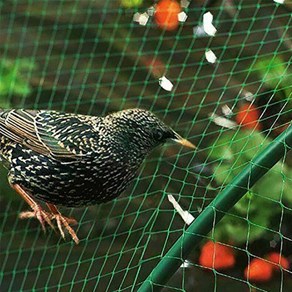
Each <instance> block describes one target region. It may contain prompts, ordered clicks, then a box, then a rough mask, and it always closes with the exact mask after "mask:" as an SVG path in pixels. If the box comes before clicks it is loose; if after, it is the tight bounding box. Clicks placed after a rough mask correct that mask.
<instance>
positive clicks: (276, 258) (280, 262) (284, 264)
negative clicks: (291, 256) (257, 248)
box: [267, 252, 289, 271]
mask: <svg viewBox="0 0 292 292" xmlns="http://www.w3.org/2000/svg"><path fill="white" fill-rule="evenodd" d="M267 260H269V261H271V262H273V263H275V264H276V265H273V267H274V269H275V270H277V271H279V270H280V268H283V269H286V270H288V269H289V261H288V260H287V259H286V258H285V257H283V256H282V255H281V254H279V253H278V252H271V253H269V254H268V256H267Z"/></svg>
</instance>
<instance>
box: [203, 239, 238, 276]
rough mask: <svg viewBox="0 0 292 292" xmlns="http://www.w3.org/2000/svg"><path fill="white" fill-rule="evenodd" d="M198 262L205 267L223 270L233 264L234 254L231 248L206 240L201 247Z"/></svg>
mask: <svg viewBox="0 0 292 292" xmlns="http://www.w3.org/2000/svg"><path fill="white" fill-rule="evenodd" d="M199 263H200V265H202V266H204V267H207V268H213V269H216V270H224V269H228V268H232V267H233V266H234V264H235V256H234V253H233V250H232V248H230V247H228V246H225V245H222V244H220V243H217V242H213V241H208V242H207V243H206V244H205V245H204V246H203V247H202V250H201V255H200V258H199Z"/></svg>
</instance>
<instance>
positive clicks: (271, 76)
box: [251, 57, 292, 106]
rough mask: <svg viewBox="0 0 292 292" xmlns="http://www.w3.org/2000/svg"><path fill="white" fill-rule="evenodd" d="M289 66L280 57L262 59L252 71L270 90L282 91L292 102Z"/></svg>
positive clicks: (291, 78)
mask: <svg viewBox="0 0 292 292" xmlns="http://www.w3.org/2000/svg"><path fill="white" fill-rule="evenodd" d="M289 64H290V63H287V62H284V61H283V60H282V59H281V58H280V57H274V58H266V57H265V58H260V59H259V60H258V61H257V62H256V63H255V64H254V66H251V70H252V71H255V72H256V73H257V74H258V76H260V78H261V79H262V80H261V81H262V82H263V83H264V84H265V85H266V86H267V87H269V88H273V89H280V90H282V92H283V93H284V94H285V98H286V99H288V100H289V103H290V106H291V100H292V87H291V84H292V74H291V72H290V71H289V69H288V68H289Z"/></svg>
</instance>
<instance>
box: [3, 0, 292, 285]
mask: <svg viewBox="0 0 292 292" xmlns="http://www.w3.org/2000/svg"><path fill="white" fill-rule="evenodd" d="M276 2H281V1H272V0H262V1H259V0H258V1H250V0H245V1H243V0H238V1H237V0H222V1H202V0H201V1H199V0H198V1H191V2H188V1H181V2H180V3H181V5H182V6H183V7H182V10H183V11H184V12H185V13H186V14H187V16H188V17H187V19H186V21H185V22H181V23H179V24H178V27H177V28H176V29H174V30H172V31H168V30H166V29H163V28H161V27H159V26H158V25H157V20H156V17H157V16H155V15H154V16H151V11H153V10H155V8H154V9H153V8H151V7H153V5H155V4H156V3H157V2H156V1H146V0H144V1H142V0H141V1H137V0H136V1H134V0H128V1H125V0H121V1H110V0H106V1H99V0H79V1H77V0H75V1H65V0H63V1H56V0H42V1H34V0H30V1H29V0H14V1H13V0H10V1H2V2H1V3H0V107H1V108H34V109H55V110H62V111H68V112H75V113H83V114H91V115H105V114H107V113H109V112H113V111H117V110H121V109H126V108H131V107H140V108H146V109H149V110H151V111H153V112H154V113H156V114H157V115H158V116H159V117H160V118H161V119H163V120H164V121H165V122H166V123H167V124H169V125H170V126H171V127H172V128H174V129H175V130H176V131H177V132H178V133H180V134H181V135H182V136H183V137H185V138H187V139H189V140H190V141H192V142H193V143H195V144H196V145H197V146H198V150H197V151H193V150H189V149H182V148H181V147H179V146H178V145H174V144H172V143H168V144H166V145H164V146H162V147H160V148H158V149H155V151H153V153H152V154H151V155H150V156H149V157H148V158H147V159H146V161H145V162H144V163H143V165H142V166H141V168H140V171H139V175H138V177H137V178H136V179H135V180H134V182H133V183H132V184H131V186H130V187H129V188H128V189H127V190H126V191H125V192H124V193H123V194H122V196H120V197H119V198H117V199H115V200H114V201H112V202H109V203H107V204H103V205H100V206H92V207H89V208H84V209H74V210H73V209H66V208H62V213H64V215H67V216H73V217H74V218H76V219H77V220H78V221H79V224H78V226H76V227H75V230H76V231H77V233H78V236H79V238H80V240H81V241H80V244H79V245H78V246H76V245H75V244H74V242H73V241H70V240H69V239H68V240H67V241H63V240H62V239H61V238H60V236H59V234H56V233H55V232H54V231H53V230H47V232H46V234H44V233H43V232H42V229H41V227H40V224H39V223H38V222H37V221H36V220H33V219H31V220H20V219H18V214H19V213H20V212H21V211H24V210H27V209H28V206H27V205H26V204H25V203H24V202H23V201H22V200H21V199H20V198H19V196H18V195H17V194H16V193H15V192H14V191H12V190H11V189H10V187H9V185H8V183H7V179H6V175H7V172H6V170H5V169H4V168H1V185H0V195H1V196H0V218H1V220H0V226H1V227H0V249H1V250H0V265H1V269H0V290H1V291H32V290H34V291H44V290H45V291H56V290H60V291H79V290H84V291H94V290H95V291H118V290H119V291H131V290H133V291H136V290H138V289H139V287H141V285H142V284H143V283H144V286H143V290H144V291H147V289H148V290H151V289H158V287H160V288H162V287H164V289H165V291H196V290H198V291H203V290H204V291H235V289H238V291H246V290H253V291H254V290H255V289H258V290H259V291H290V290H291V289H292V277H291V271H290V270H289V268H287V267H282V268H279V269H278V271H277V270H276V269H274V270H273V274H272V277H271V279H270V280H267V281H264V282H257V281H253V280H251V279H246V277H245V275H244V270H245V269H246V267H247V266H248V265H249V264H250V263H251V262H252V261H253V260H254V259H263V261H264V262H265V263H269V262H270V261H269V259H268V258H267V255H268V254H270V253H271V252H278V253H280V254H281V255H283V257H285V258H287V259H288V260H291V259H292V258H291V256H292V244H291V241H292V229H291V220H292V157H291V152H289V150H290V149H291V144H292V143H291V117H292V86H291V84H292V73H291V71H292V70H291V68H290V64H291V52H292V39H291V34H292V25H291V11H292V2H291V1H290V0H286V1H285V2H284V3H283V4H280V3H276ZM149 8H150V9H149ZM209 11H210V12H211V13H212V14H213V16H214V19H213V24H214V26H215V27H216V29H217V32H216V34H215V36H210V35H208V34H206V33H204V30H203V15H204V14H205V13H207V12H209ZM145 12H146V13H148V14H150V16H149V19H148V21H147V23H146V24H145V25H141V24H139V23H138V22H137V21H134V19H133V17H134V15H135V19H137V17H138V16H139V15H138V14H137V13H140V14H142V13H145ZM143 15H144V16H146V14H143ZM208 50H212V51H213V52H214V54H215V55H216V56H217V61H216V62H215V63H210V62H208V61H207V60H206V57H205V53H206V51H208ZM163 76H165V77H166V78H167V79H168V80H170V81H171V82H172V84H173V88H172V90H171V91H166V90H164V89H163V88H162V87H161V86H160V84H159V78H161V77H163ZM246 107H249V109H247V108H246ZM243 108H245V110H243ZM240 112H241V113H240ZM252 113H253V114H252ZM254 113H256V115H258V118H257V119H256V121H255V118H254V116H255V115H254ZM240 116H241V118H240ZM244 116H246V117H244ZM240 121H241V122H242V123H243V125H241V126H239V123H240ZM257 121H258V123H257ZM285 131H286V132H285ZM263 157H265V163H263V160H261V158H263ZM274 164H275V166H274V167H272V166H273V165H274ZM245 167H247V168H246V170H245V171H244V169H245ZM270 168H271V169H270ZM253 169H257V171H255V172H253V171H252V170H253ZM268 170H269V172H267V174H266V175H265V176H263V177H262V178H260V175H259V173H260V172H262V174H263V173H264V172H266V171H268ZM243 175H245V179H246V180H242V182H243V184H240V186H239V187H238V185H237V184H236V182H238V180H236V178H238V177H239V178H243V177H244V176H243ZM222 191H223V192H222ZM227 192H229V193H230V194H231V195H229V196H228V198H227V199H226V200H227V201H228V202H229V203H228V204H229V205H230V206H232V205H233V204H235V206H234V207H233V208H231V209H229V210H228V209H227V207H226V206H227V205H228V204H225V203H224V206H225V207H226V209H225V208H222V206H220V208H218V206H217V205H216V202H218V201H220V200H221V197H220V196H221V195H222V194H226V193H227ZM237 193H238V194H239V193H240V194H241V195H243V197H242V199H240V196H239V195H238V196H237ZM170 194H171V195H173V196H174V198H175V199H176V200H177V201H178V202H179V204H180V205H181V206H182V208H183V209H184V210H188V211H189V212H190V214H192V215H193V216H194V217H195V218H197V217H198V216H199V215H200V214H204V213H202V210H206V211H205V212H206V213H207V212H210V211H208V210H211V213H212V214H211V215H212V216H213V217H212V220H211V221H210V222H209V221H206V220H205V219H206V218H205V217H204V216H203V218H205V219H204V220H205V221H204V220H203V221H202V220H200V219H199V220H198V221H194V222H195V223H194V224H195V225H196V227H194V228H192V226H194V225H192V226H191V227H190V228H191V229H188V230H187V228H188V226H187V225H186V224H185V223H184V221H183V220H182V218H181V217H180V216H179V215H178V213H177V211H176V210H174V208H173V206H172V204H171V203H170V202H169V200H168V195H170ZM214 198H217V199H216V200H217V201H216V200H215V201H214ZM239 199H240V200H239ZM237 200H239V202H238V203H237ZM211 202H212V203H211ZM214 202H215V203H214ZM210 203H211V205H210ZM208 206H209V207H208ZM206 208H207V209H206ZM208 208H209V209H208ZM203 212H204V211H203ZM206 213H205V214H206ZM223 215H224V216H223ZM222 216H223V219H222V220H221V221H220V222H219V223H218V221H219V218H221V217H222ZM199 218H202V217H199ZM210 218H211V217H209V219H208V220H210ZM207 223H208V224H207ZM217 223H218V224H217ZM204 224H205V225H206V226H204ZM216 224H217V225H216ZM215 225H216V226H215ZM196 228H197V229H196ZM203 229H204V230H203ZM209 230H210V232H209V233H207V232H208V231H209ZM196 232H199V233H196ZM205 232H206V233H205ZM181 236H182V239H181V241H179V242H178V243H177V244H176V248H177V251H179V253H178V254H172V255H171V256H172V257H173V258H172V257H170V256H169V254H168V257H167V258H164V261H165V259H166V262H167V264H168V265H169V266H168V268H167V269H165V270H163V269H160V268H159V266H158V268H155V267H156V266H157V264H158V263H159V262H160V260H161V259H162V258H163V256H164V255H165V254H166V253H167V252H168V251H169V250H170V249H171V247H172V246H173V245H174V244H175V242H176V240H177V239H179V238H180V237H181ZM186 238H189V239H191V240H194V238H196V239H195V240H194V242H193V244H192V243H191V242H190V241H189V243H188V248H187V251H186V250H185V247H183V245H181V247H180V244H182V242H183V241H184V240H185V239H186ZM210 240H212V241H215V242H219V243H222V244H223V245H224V246H228V247H230V250H231V251H232V252H233V253H234V257H235V263H234V265H233V266H232V267H229V269H222V268H218V267H215V266H214V264H215V256H214V260H213V267H212V266H211V267H206V265H204V264H202V261H201V260H200V258H201V256H202V249H203V246H204V245H205V244H206V242H208V241H210ZM197 244H199V245H197ZM191 247H194V249H193V250H191ZM180 251H181V252H180ZM169 259H170V260H169ZM167 260H169V261H167ZM185 260H187V261H185ZM182 263H184V265H183V266H182V267H180V268H178V269H177V271H176V272H175V273H174V271H175V270H176V267H179V266H180V265H181V264H182ZM160 267H161V266H160ZM260 269H261V273H262V274H264V273H265V272H264V270H263V268H260ZM152 271H153V273H152V276H153V275H155V276H154V277H152V276H151V277H152V278H148V280H147V281H145V280H146V279H147V277H148V276H149V275H150V274H151V272H152ZM157 273H159V274H157ZM173 273H174V275H172V274H173ZM169 278H170V280H169V281H168V282H167V283H164V282H165V281H166V279H169ZM152 281H155V283H153V282H152ZM157 281H158V282H157ZM153 284H156V285H153Z"/></svg>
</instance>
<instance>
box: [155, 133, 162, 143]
mask: <svg viewBox="0 0 292 292" xmlns="http://www.w3.org/2000/svg"><path fill="white" fill-rule="evenodd" d="M162 138H163V133H162V132H155V133H154V139H155V140H156V141H160V140H162Z"/></svg>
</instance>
